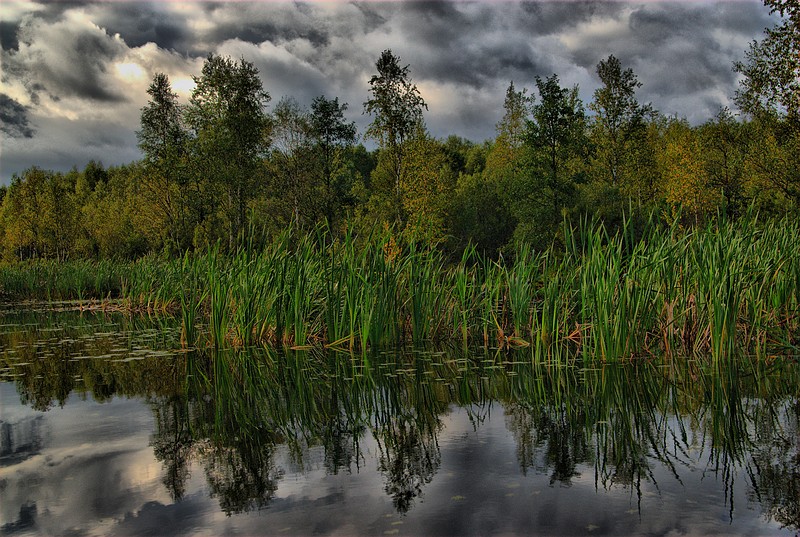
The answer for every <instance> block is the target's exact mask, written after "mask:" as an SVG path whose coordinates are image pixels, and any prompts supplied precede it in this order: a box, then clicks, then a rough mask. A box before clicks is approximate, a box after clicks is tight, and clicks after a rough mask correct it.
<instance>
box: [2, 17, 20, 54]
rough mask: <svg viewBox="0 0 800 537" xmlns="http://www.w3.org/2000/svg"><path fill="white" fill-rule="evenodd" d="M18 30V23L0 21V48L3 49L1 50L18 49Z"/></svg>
mask: <svg viewBox="0 0 800 537" xmlns="http://www.w3.org/2000/svg"><path fill="white" fill-rule="evenodd" d="M18 30H19V23H18V22H15V21H0V46H2V47H3V50H16V49H18V48H19V39H17V31H18Z"/></svg>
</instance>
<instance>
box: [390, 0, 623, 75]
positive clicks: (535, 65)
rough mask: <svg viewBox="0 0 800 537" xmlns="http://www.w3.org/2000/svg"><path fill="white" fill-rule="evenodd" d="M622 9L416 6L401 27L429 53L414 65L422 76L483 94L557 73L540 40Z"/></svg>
mask: <svg viewBox="0 0 800 537" xmlns="http://www.w3.org/2000/svg"><path fill="white" fill-rule="evenodd" d="M621 9H622V4H621V3H616V2H614V3H602V4H598V3H594V2H565V3H558V2H555V3H539V2H526V3H521V4H514V3H508V4H503V5H493V4H460V3H457V2H414V3H409V4H405V5H404V9H403V10H402V17H398V18H400V21H399V22H398V24H400V26H401V28H402V31H403V32H404V34H406V35H409V36H410V37H411V39H410V41H411V42H413V43H415V44H416V47H417V48H419V49H421V50H425V51H427V53H423V57H424V60H423V61H422V62H421V63H420V64H419V65H415V67H416V69H417V72H419V73H420V75H421V76H423V77H429V78H436V79H438V80H441V81H449V82H454V83H459V84H468V85H470V86H473V87H475V88H482V87H494V86H495V85H496V82H497V79H498V77H500V78H504V79H507V80H511V79H515V80H519V79H520V78H525V79H527V80H533V79H534V78H535V77H536V76H545V75H549V74H552V73H553V72H556V71H557V70H559V68H562V67H563V65H561V64H560V61H559V58H554V57H552V56H551V55H547V54H542V53H541V51H540V50H537V48H536V46H535V44H536V42H537V40H541V39H543V38H546V37H547V36H555V35H557V34H560V33H564V32H569V30H570V29H571V28H573V27H575V26H576V25H578V24H581V23H583V22H586V21H589V20H591V19H592V18H593V17H597V16H601V15H603V16H613V15H614V14H616V13H618V12H619V11H620V10H621Z"/></svg>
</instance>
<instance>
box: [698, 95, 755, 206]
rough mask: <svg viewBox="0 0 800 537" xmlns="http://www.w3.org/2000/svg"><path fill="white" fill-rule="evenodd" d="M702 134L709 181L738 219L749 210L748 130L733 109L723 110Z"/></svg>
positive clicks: (702, 130)
mask: <svg viewBox="0 0 800 537" xmlns="http://www.w3.org/2000/svg"><path fill="white" fill-rule="evenodd" d="M698 135H699V137H700V142H701V144H702V149H703V152H702V153H703V157H704V160H705V172H706V174H707V175H708V177H709V182H710V184H711V185H712V186H713V187H714V188H716V189H719V190H720V193H721V194H722V197H723V200H724V203H725V207H726V211H727V213H728V214H729V215H731V216H734V217H736V216H738V215H740V214H741V213H742V212H743V211H744V209H745V208H746V197H747V193H746V191H745V156H746V154H747V139H746V133H745V128H744V126H743V125H742V124H740V123H739V122H738V121H736V118H735V117H734V116H733V114H731V111H730V110H728V109H727V108H723V109H721V110H720V111H719V112H718V113H717V115H716V117H715V118H714V119H712V120H710V121H708V122H706V123H705V124H704V125H702V126H701V127H700V128H699V131H698Z"/></svg>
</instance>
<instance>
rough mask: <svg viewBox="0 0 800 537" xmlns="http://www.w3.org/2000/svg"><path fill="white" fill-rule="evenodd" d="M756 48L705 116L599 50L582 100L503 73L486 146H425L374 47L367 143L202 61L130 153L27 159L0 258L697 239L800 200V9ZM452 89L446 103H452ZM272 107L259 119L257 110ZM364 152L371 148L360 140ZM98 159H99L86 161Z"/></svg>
mask: <svg viewBox="0 0 800 537" xmlns="http://www.w3.org/2000/svg"><path fill="white" fill-rule="evenodd" d="M765 4H766V5H767V7H769V8H770V9H771V10H772V11H773V12H776V13H778V14H779V15H780V16H781V19H780V20H781V22H780V23H779V24H778V25H777V26H775V27H774V28H771V29H767V30H766V33H765V37H764V38H763V40H761V41H759V42H753V43H752V44H751V47H750V49H749V50H747V51H746V52H745V59H744V61H742V62H740V63H737V64H736V65H734V66H733V69H734V70H736V71H737V72H738V73H739V74H740V75H741V76H740V78H741V83H740V87H739V89H738V91H737V92H736V95H735V102H736V104H737V107H738V108H739V110H738V111H732V110H729V109H725V108H723V109H721V110H719V113H718V114H717V115H716V116H714V117H711V118H709V119H708V120H707V121H706V122H705V123H703V124H701V125H690V124H689V123H688V122H687V121H686V120H684V119H682V118H678V117H666V116H664V115H663V114H661V113H659V112H658V111H657V110H654V109H653V108H652V107H651V106H650V105H648V104H647V103H642V102H640V101H639V100H638V99H637V89H638V88H639V87H641V85H642V83H641V82H640V81H639V80H638V78H637V75H636V73H634V72H633V71H632V70H631V69H630V68H626V67H625V66H624V65H623V64H622V63H621V62H620V60H619V59H617V58H616V57H615V56H613V55H609V56H608V57H607V58H606V59H604V60H602V61H601V62H599V63H598V64H597V67H596V73H597V77H598V78H599V80H600V83H601V85H600V87H599V88H598V89H596V90H595V91H594V94H593V98H592V100H591V102H589V103H584V102H582V101H581V99H580V98H579V92H578V88H577V87H565V86H563V85H562V83H561V81H560V80H559V77H558V75H557V74H552V75H551V76H547V77H545V78H540V77H536V78H535V79H534V80H532V81H525V82H528V83H529V85H530V88H528V87H523V86H522V85H519V82H517V84H515V83H514V82H511V83H510V84H509V86H508V89H507V91H506V95H505V101H504V115H503V117H502V118H498V122H497V125H496V137H495V138H494V139H492V140H486V141H483V142H474V141H470V140H466V139H464V138H461V137H459V136H457V135H451V136H449V137H447V138H444V139H439V138H435V137H433V136H431V134H430V133H429V132H428V131H427V129H426V126H425V118H424V114H425V111H426V110H427V104H426V102H425V100H424V99H423V97H422V95H421V94H420V92H419V90H418V89H417V87H416V85H415V84H414V82H413V79H412V70H411V66H410V65H406V64H404V62H403V61H402V59H401V58H400V57H398V56H397V55H395V54H393V53H392V51H390V50H385V51H383V52H382V53H381V54H380V56H379V58H378V59H377V61H376V64H375V74H374V75H373V76H372V77H371V78H370V80H369V94H368V95H367V96H366V97H367V99H366V101H365V102H364V103H363V105H362V106H363V113H364V114H367V115H368V116H369V117H370V118H371V123H370V124H369V127H368V128H367V129H366V131H365V132H361V133H360V132H357V129H356V126H355V124H354V123H352V122H348V121H347V120H346V118H345V111H346V110H347V109H348V106H350V105H351V104H352V103H344V102H340V101H339V99H338V98H336V97H333V98H329V97H326V96H324V95H323V96H319V97H318V98H316V99H314V101H313V102H312V103H311V106H310V107H306V106H304V105H302V104H300V103H299V102H297V101H296V100H295V99H293V98H292V97H282V98H280V99H278V100H277V102H276V103H275V104H274V105H272V104H271V103H272V101H273V99H272V96H271V95H270V94H269V93H268V92H267V91H266V90H265V89H264V87H263V85H262V82H261V79H260V77H259V73H258V71H257V69H256V68H255V67H254V66H253V64H251V63H250V62H248V61H246V60H245V59H239V60H236V59H232V58H229V57H224V56H215V55H210V56H209V57H208V58H207V59H206V61H205V63H204V65H203V68H202V72H201V73H199V74H198V75H197V76H195V77H194V81H195V84H196V86H195V88H194V90H193V93H192V96H191V98H190V99H189V102H187V103H182V102H179V100H178V96H177V94H176V93H175V92H174V91H173V89H172V87H171V85H170V80H169V77H168V76H167V75H166V74H164V73H157V74H155V76H154V77H153V79H152V84H151V85H150V87H149V89H148V94H149V101H148V103H147V104H146V105H145V106H144V107H143V108H142V109H141V124H140V125H139V128H138V130H137V137H138V141H139V148H140V149H141V153H142V155H143V157H142V159H141V160H139V161H136V162H132V163H130V164H127V165H123V166H114V167H109V168H106V167H104V166H103V165H102V163H101V162H100V159H99V158H98V160H97V161H92V162H89V164H88V165H86V167H85V168H84V169H82V170H79V169H77V168H73V170H72V171H69V172H67V173H61V172H54V171H48V170H45V169H41V168H39V167H36V166H33V167H31V168H29V169H27V170H25V171H24V172H22V173H21V174H20V175H18V176H14V177H13V178H12V181H11V183H10V185H7V186H3V187H1V188H0V200H2V208H1V210H0V253H1V255H2V259H3V261H4V262H14V261H19V260H27V259H54V260H58V261H64V260H68V259H120V260H122V259H125V260H132V259H137V258H140V257H143V256H148V255H156V256H162V255H163V256H166V257H168V258H169V257H175V256H177V255H182V254H184V253H185V252H187V251H205V250H206V249H207V248H208V247H210V246H214V245H219V247H220V248H221V249H222V251H228V252H233V251H236V250H238V249H239V248H240V247H241V246H242V245H244V244H251V245H252V244H253V243H256V244H263V243H268V242H271V241H274V240H275V238H276V237H278V236H279V235H280V233H281V232H282V231H283V230H284V229H286V228H288V227H291V228H292V229H293V232H294V233H295V234H297V233H298V232H300V234H302V233H307V232H313V231H314V230H316V229H319V227H320V226H321V225H323V226H325V227H326V228H327V229H328V230H329V231H330V234H331V236H333V237H334V238H340V237H342V236H343V235H344V234H345V233H347V232H348V231H351V232H355V233H357V234H358V233H360V234H362V235H367V234H369V233H370V232H373V231H376V230H377V231H379V232H384V231H387V230H390V231H391V233H392V234H393V240H396V241H398V243H399V244H407V243H409V242H412V241H413V242H416V243H424V244H426V245H428V246H431V247H434V248H436V249H438V250H440V251H441V252H443V253H444V254H445V255H446V256H447V257H448V258H450V259H458V258H459V257H461V255H462V253H463V252H464V251H465V249H467V248H470V247H474V248H475V249H476V250H477V251H478V252H480V253H482V254H485V255H487V256H489V257H491V258H497V256H503V255H506V256H510V255H513V252H514V250H515V249H516V248H518V247H519V246H520V245H528V246H530V247H532V248H533V249H534V250H539V251H542V250H545V249H546V248H548V247H549V246H550V245H551V244H563V242H564V225H563V224H564V222H565V221H569V222H573V223H577V222H580V221H583V220H591V221H594V222H600V223H602V224H603V226H604V227H605V229H606V230H608V231H609V232H610V233H612V234H613V232H614V231H615V230H618V229H620V227H621V226H622V225H623V222H624V221H625V220H626V219H629V220H632V221H634V222H637V221H644V220H648V219H651V218H653V217H655V218H656V219H657V220H658V221H660V222H662V223H665V224H666V225H673V224H678V225H679V226H681V227H682V228H694V227H697V226H700V225H705V224H707V223H711V222H714V221H716V220H717V219H718V218H719V217H720V216H721V215H722V216H724V218H725V219H726V220H730V221H735V220H737V219H739V218H742V217H743V216H745V215H749V216H748V218H750V217H753V215H756V214H757V215H758V217H759V218H761V219H764V218H770V217H773V216H785V215H795V214H797V212H798V209H800V78H798V73H800V59H798V58H800V55H798V50H800V44H798V43H800V38H798V35H800V30H798V20H800V14H799V13H800V10H799V9H798V6H797V2H795V1H793V0H765ZM454 97H457V96H454ZM270 107H271V108H270ZM370 148H374V149H370ZM98 157H101V156H98Z"/></svg>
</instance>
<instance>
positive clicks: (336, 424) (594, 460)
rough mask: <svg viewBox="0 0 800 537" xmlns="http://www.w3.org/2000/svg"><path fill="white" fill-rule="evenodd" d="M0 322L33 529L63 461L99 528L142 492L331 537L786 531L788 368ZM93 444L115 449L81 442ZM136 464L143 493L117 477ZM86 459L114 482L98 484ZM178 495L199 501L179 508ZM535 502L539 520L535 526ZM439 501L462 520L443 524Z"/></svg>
mask: <svg viewBox="0 0 800 537" xmlns="http://www.w3.org/2000/svg"><path fill="white" fill-rule="evenodd" d="M3 321H4V322H3V327H2V333H1V334H0V360H2V362H0V376H2V381H3V382H1V383H0V388H3V389H4V390H5V388H6V387H11V386H15V387H16V389H15V390H12V392H9V391H8V390H5V391H4V392H3V394H4V395H3V404H4V410H3V431H4V432H3V435H4V436H3V444H2V445H3V454H2V461H3V465H2V467H0V478H2V480H3V482H4V496H5V498H6V499H7V500H8V501H6V502H4V506H3V514H4V515H5V516H4V518H5V519H6V520H8V521H13V520H17V518H18V517H17V510H18V511H19V518H20V520H22V519H24V517H23V516H22V515H23V511H25V509H27V511H26V512H28V519H27V520H28V523H29V526H27V528H26V531H29V532H30V531H33V532H37V531H38V532H39V533H42V532H43V533H47V528H55V527H59V524H63V523H65V521H67V520H69V517H68V516H67V515H66V514H65V512H64V511H63V509H62V508H60V507H58V506H59V505H60V502H62V501H63V500H61V499H59V498H61V496H60V495H62V494H63V495H67V494H70V493H69V491H70V490H71V485H69V482H65V484H64V485H63V486H62V487H59V488H58V489H57V490H51V489H50V488H49V487H50V485H46V483H48V482H49V481H48V480H49V479H53V478H54V476H55V474H57V473H58V472H60V471H67V472H69V474H68V475H74V476H76V479H77V480H78V482H77V483H75V486H80V487H83V489H82V490H83V491H84V492H83V493H82V494H80V495H77V496H76V497H83V496H84V495H86V497H87V500H86V501H87V502H97V501H98V499H99V495H103V496H106V497H107V498H110V499H107V500H106V501H105V502H104V504H106V506H105V507H104V508H103V509H104V511H103V513H104V514H103V515H102V516H101V515H98V518H97V523H103V524H110V525H107V526H104V527H107V528H111V531H112V532H114V533H116V532H117V531H120V532H125V531H128V532H134V533H136V532H139V533H140V532H143V531H145V530H146V528H148V527H150V528H153V527H155V526H150V525H151V524H157V523H158V522H157V521H158V520H160V519H161V517H162V516H163V515H159V514H158V513H159V512H160V511H158V510H156V511H151V509H153V508H154V507H156V506H160V507H159V509H161V510H162V511H163V512H165V513H166V512H173V514H172V515H170V517H171V518H170V520H171V522H170V523H169V524H170V525H169V526H168V528H180V527H186V525H191V526H193V527H195V528H196V530H199V529H202V528H204V529H205V530H206V531H212V532H213V531H219V529H220V526H219V524H220V520H219V519H216V518H215V517H214V516H213V513H214V512H215V511H220V512H222V513H225V514H227V515H228V517H232V518H226V519H223V521H224V520H228V522H227V523H228V524H233V526H234V527H237V528H240V529H242V530H243V531H248V532H250V533H253V532H255V533H269V534H272V533H275V532H276V531H279V530H281V528H286V529H285V531H288V532H289V533H298V532H299V533H307V532H308V530H309V528H310V527H312V526H313V525H315V524H316V525H317V527H318V528H319V529H320V531H324V532H329V531H335V530H336V528H337V527H339V526H338V525H339V524H344V519H343V518H342V517H344V518H345V519H347V520H349V521H350V522H348V523H350V524H353V525H352V526H349V527H351V528H354V531H358V532H359V533H363V532H370V531H374V530H375V528H381V531H384V530H385V531H390V530H391V529H399V530H400V531H401V532H403V533H406V532H410V533H417V532H419V531H426V532H428V529H423V528H439V529H438V530H436V531H435V533H442V534H447V533H450V534H452V533H464V532H466V533H470V532H474V531H477V530H476V529H475V528H480V527H484V528H485V529H486V530H487V531H504V530H505V531H524V530H523V528H524V527H528V528H530V527H531V526H530V525H531V524H535V525H538V527H541V528H545V529H547V530H548V533H559V534H564V533H566V534H574V533H586V532H589V533H594V532H599V533H607V532H612V533H616V532H620V531H621V532H633V533H640V532H641V531H647V530H648V529H652V530H653V531H655V530H656V529H658V530H662V531H669V530H675V529H679V526H680V524H678V522H679V521H681V520H682V521H683V523H685V524H686V526H687V527H690V528H695V529H700V530H701V531H704V532H708V531H710V532H720V531H721V532H724V533H740V532H741V533H747V532H751V531H755V532H756V533H766V532H769V533H773V532H786V533H790V532H792V531H797V529H798V527H800V518H798V512H797V502H796V494H797V490H798V486H800V482H799V481H798V476H797V470H796V457H797V456H798V452H797V450H798V445H797V442H796V439H797V434H798V418H800V415H798V408H799V407H798V404H797V386H798V382H800V377H798V375H800V369H798V367H797V364H796V363H795V362H794V361H792V360H782V359H768V360H765V359H759V358H755V357H748V356H745V355H742V356H739V357H737V359H736V360H728V361H726V362H724V363H722V362H713V361H709V360H704V359H696V358H693V359H688V360H670V359H648V360H637V361H633V362H628V363H615V364H611V363H606V364H602V363H597V364H595V363H591V362H584V361H583V360H582V359H581V357H580V356H575V357H574V358H572V359H565V360H563V361H562V362H561V363H557V362H542V361H539V360H538V356H537V351H536V350H535V347H534V346H531V347H524V348H516V349H497V348H492V349H489V348H469V349H465V348H463V347H462V346H461V345H445V346H439V347H428V348H417V349H411V348H409V349H406V350H403V351H398V350H393V351H380V352H378V351H372V350H371V351H369V352H367V353H366V354H361V353H356V354H353V353H349V352H341V351H333V350H325V349H321V348H313V349H302V350H301V349H295V350H293V349H288V348H281V349H272V348H270V347H261V348H258V347H250V348H247V349H244V350H239V351H237V350H235V349H214V348H207V349H201V350H189V351H181V350H180V332H181V330H180V326H179V322H178V319H173V320H172V322H165V321H161V322H159V321H157V320H156V319H153V320H150V321H148V320H147V319H146V318H137V317H134V318H130V317H128V316H126V315H122V314H120V313H112V312H106V313H104V312H100V311H95V312H83V313H80V312H76V311H74V310H73V311H53V310H45V309H42V310H41V311H39V312H37V313H35V314H33V313H31V312H30V310H29V309H28V308H25V309H24V310H23V311H14V310H10V309H8V308H6V309H4V310H3ZM154 323H155V324H154ZM14 392H16V393H14ZM14 398H16V399H17V401H16V402H15V401H14ZM125 401H128V402H125ZM98 403H100V405H98ZM131 405H134V406H133V407H131ZM71 408H75V409H76V410H77V411H78V412H79V415H75V414H70V413H69V411H70V409H71ZM54 420H59V421H60V420H64V421H65V422H66V424H65V425H64V427H66V428H67V429H69V428H71V427H75V426H79V427H81V428H82V432H81V434H80V435H78V436H74V434H75V433H74V431H73V432H71V433H67V432H66V431H65V429H64V428H63V427H62V428H60V427H59V426H58V425H57V424H56V423H57V421H54ZM141 427H144V432H145V433H146V434H145V436H143V437H141V436H138V437H137V436H130V435H134V432H135V433H136V434H139V431H140V428H141ZM68 434H69V435H72V436H66V438H65V435H68ZM87 435H90V436H88V437H87ZM126 435H129V436H130V438H128V440H127V441H126V440H125V438H126ZM132 441H134V443H136V447H135V449H136V450H137V451H136V453H137V454H138V455H137V458H134V459H131V460H128V459H127V458H126V455H125V453H127V452H128V451H129V450H131V449H134V447H133V446H131V445H129V444H130V443H131V442H132ZM59 442H63V443H65V444H66V445H62V444H61V443H59ZM70 442H77V445H83V446H84V447H83V448H81V449H80V450H77V451H76V450H75V449H73V447H71V445H70ZM87 442H90V443H91V444H87ZM120 442H125V445H126V448H125V450H123V451H119V449H120V448H119V446H120ZM89 445H96V446H108V447H106V448H103V447H99V448H98V449H99V454H98V455H96V456H95V455H87V454H86V453H85V452H86V450H87V449H88V446H89ZM92 449H93V451H92V453H94V449H95V448H92ZM82 452H84V454H81V453H82ZM142 457H143V458H144V459H142ZM42 458H45V460H46V461H49V464H43V465H39V464H36V463H35V461H38V460H40V459H42ZM147 460H149V461H152V462H150V463H144V462H143V461H147ZM25 461H31V462H30V463H28V464H26V463H25ZM136 461H138V462H136ZM142 464H144V465H145V466H146V467H148V468H152V469H151V470H148V471H147V475H148V476H149V477H147V478H146V479H147V480H146V482H145V483H146V486H143V485H141V484H137V483H140V481H139V480H134V481H130V478H128V477H126V476H128V475H129V473H130V472H136V468H137V466H140V465H142ZM153 465H155V466H153ZM97 472H112V473H115V474H117V475H118V476H121V478H120V479H118V482H117V483H116V484H115V485H113V486H112V485H110V484H107V485H104V486H103V488H102V490H101V489H98V488H97V485H96V483H97V481H96V480H97V477H96V473H97ZM12 476H16V477H13V478H12ZM137 479H141V478H137ZM487 479H488V481H487ZM298 487H300V488H298ZM364 488H366V490H364ZM311 491H317V492H311ZM198 493H199V495H198ZM363 494H366V495H367V496H362V495H363ZM370 496H374V498H372V499H369V500H367V499H366V498H367V497H370ZM123 497H124V498H129V497H133V498H134V503H133V504H132V505H128V503H127V502H126V501H125V500H123V499H122V498H123ZM92 498H94V499H92ZM314 498H319V499H318V500H315V499H314ZM559 498H561V499H562V500H564V501H567V502H568V503H569V505H574V503H573V502H575V501H577V502H579V503H580V504H581V505H582V509H581V513H580V514H578V515H576V514H574V513H571V514H569V515H568V513H567V512H566V511H562V510H561V508H558V507H556V506H557V505H558V500H559ZM136 502H139V503H136ZM182 502H185V503H186V505H190V506H192V507H191V509H192V510H196V511H197V512H195V514H193V515H189V513H188V512H184V511H180V510H177V511H176V510H175V509H176V508H178V507H179V506H180V505H181V504H182ZM554 502H555V503H554ZM487 505H491V506H494V507H493V508H492V509H490V510H488V511H487V510H485V509H484V507H486V506H487ZM329 506H330V507H334V508H335V509H338V510H343V511H345V512H346V513H348V514H346V515H341V516H336V515H332V514H331V512H330V509H329ZM482 506H483V507H482ZM503 506H505V507H503ZM84 508H85V509H87V510H88V512H92V510H93V509H95V508H92V507H91V506H90V505H88V504H87V505H86V506H84ZM542 509H545V510H547V511H549V514H548V518H547V519H548V520H550V523H549V524H550V525H546V524H545V525H542V524H543V522H542V520H544V519H542V520H539V521H538V522H537V521H536V520H535V518H534V519H531V517H532V516H533V517H535V516H539V517H541V516H542V513H543V511H541V510H542ZM475 510H479V511H480V512H481V513H483V514H482V516H484V517H487V518H486V520H484V521H482V522H481V521H480V520H478V519H476V518H475V517H474V516H472V515H470V514H469V513H470V512H471V511H475ZM569 511H570V512H571V511H572V510H571V509H570V510H569ZM255 512H261V513H262V514H261V516H260V517H259V518H253V515H254V513H255ZM442 512H449V513H450V515H457V514H458V513H461V515H460V516H463V517H466V519H465V522H464V524H471V525H464V526H461V525H460V524H459V523H454V524H455V525H452V524H451V525H449V526H441V527H440V526H439V525H438V524H436V523H434V520H436V517H438V516H440V515H439V514H438V513H442ZM31 513H32V514H31ZM126 513H127V514H126ZM198 513H199V514H198ZM298 513H305V514H304V515H303V519H304V522H301V521H300V520H299V519H297V518H296V516H295V515H296V514H298ZM315 513H317V514H319V517H320V518H317V514H315ZM356 513H358V515H356ZM536 513H539V515H536ZM677 513H680V514H681V516H680V517H678V516H677ZM707 513H710V514H712V515H711V519H710V520H709V519H708V518H706V517H707V515H706V514H707ZM567 515H568V516H567ZM456 518H458V516H457V517H456ZM104 520H105V521H106V522H103V521H104ZM23 521H24V520H23ZM467 521H469V522H467ZM395 522H397V523H398V524H397V525H395ZM10 524H11V523H9V524H6V526H8V528H6V527H5V526H4V528H5V529H9V528H10V527H11V526H10ZM94 524H95V522H92V521H91V519H89V518H86V519H81V521H80V523H76V525H75V527H76V528H81V529H84V530H87V531H90V532H92V531H97V526H95V525H94ZM475 524H478V525H477V526H476V525H475ZM481 524H483V526H481ZM676 524H678V525H677V526H676ZM398 526H400V527H399V528H398ZM61 527H63V526H61ZM343 527H344V526H343ZM126 528H127V529H126ZM370 528H372V529H370ZM415 528H416V529H415ZM637 528H638V529H637ZM160 531H165V530H164V528H163V527H162V529H161V530H160Z"/></svg>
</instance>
